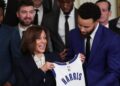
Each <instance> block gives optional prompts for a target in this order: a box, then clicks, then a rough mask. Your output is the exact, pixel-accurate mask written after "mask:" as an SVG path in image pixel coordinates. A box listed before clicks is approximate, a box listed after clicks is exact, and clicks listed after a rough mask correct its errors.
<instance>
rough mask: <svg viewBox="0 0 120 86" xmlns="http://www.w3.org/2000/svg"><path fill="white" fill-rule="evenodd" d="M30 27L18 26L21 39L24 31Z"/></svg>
mask: <svg viewBox="0 0 120 86" xmlns="http://www.w3.org/2000/svg"><path fill="white" fill-rule="evenodd" d="M30 26H32V25H30ZM30 26H27V27H24V28H23V27H22V26H21V25H20V24H18V29H19V34H20V37H21V38H22V35H23V31H26V30H27V28H28V27H30Z"/></svg>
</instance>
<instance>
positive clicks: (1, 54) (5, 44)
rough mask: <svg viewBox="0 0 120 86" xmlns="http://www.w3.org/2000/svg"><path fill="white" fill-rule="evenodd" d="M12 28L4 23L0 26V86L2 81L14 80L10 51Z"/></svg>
mask: <svg viewBox="0 0 120 86" xmlns="http://www.w3.org/2000/svg"><path fill="white" fill-rule="evenodd" d="M13 32H14V29H13V28H10V27H8V26H5V25H1V27H0V86H2V84H3V83H4V82H7V81H8V82H11V83H14V82H15V78H14V73H13V58H12V53H11V48H12V46H11V37H12V34H13Z"/></svg>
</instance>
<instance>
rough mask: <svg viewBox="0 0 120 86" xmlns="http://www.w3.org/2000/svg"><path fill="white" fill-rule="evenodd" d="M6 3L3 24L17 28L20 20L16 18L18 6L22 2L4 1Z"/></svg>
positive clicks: (14, 0)
mask: <svg viewBox="0 0 120 86" xmlns="http://www.w3.org/2000/svg"><path fill="white" fill-rule="evenodd" d="M4 1H5V2H6V7H5V12H4V14H5V15H4V20H3V23H4V24H6V25H9V26H13V27H14V26H16V25H17V24H18V18H17V16H16V11H17V4H18V3H19V1H20V0H4Z"/></svg>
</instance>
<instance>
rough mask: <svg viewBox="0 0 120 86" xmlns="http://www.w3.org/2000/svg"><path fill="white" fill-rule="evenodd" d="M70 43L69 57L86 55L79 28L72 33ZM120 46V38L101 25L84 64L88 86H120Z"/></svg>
mask: <svg viewBox="0 0 120 86" xmlns="http://www.w3.org/2000/svg"><path fill="white" fill-rule="evenodd" d="M69 43H70V44H69V46H70V47H69V48H70V50H69V53H68V56H71V57H73V55H75V54H77V53H84V38H83V37H82V36H81V34H80V30H79V28H76V29H74V30H72V31H71V32H70V34H69ZM119 45H120V37H119V36H118V35H117V34H115V33H113V32H112V31H111V30H109V29H107V28H105V27H104V26H102V25H99V27H98V30H97V32H96V34H95V37H94V40H93V44H92V48H91V53H90V57H89V60H88V62H85V64H84V71H85V75H86V84H87V86H119V81H118V77H120V47H119ZM70 59H71V58H70ZM78 68H79V66H78Z"/></svg>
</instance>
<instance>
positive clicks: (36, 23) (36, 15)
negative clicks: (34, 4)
mask: <svg viewBox="0 0 120 86" xmlns="http://www.w3.org/2000/svg"><path fill="white" fill-rule="evenodd" d="M38 11H39V10H38V9H35V12H36V13H35V18H34V24H35V25H38Z"/></svg>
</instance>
